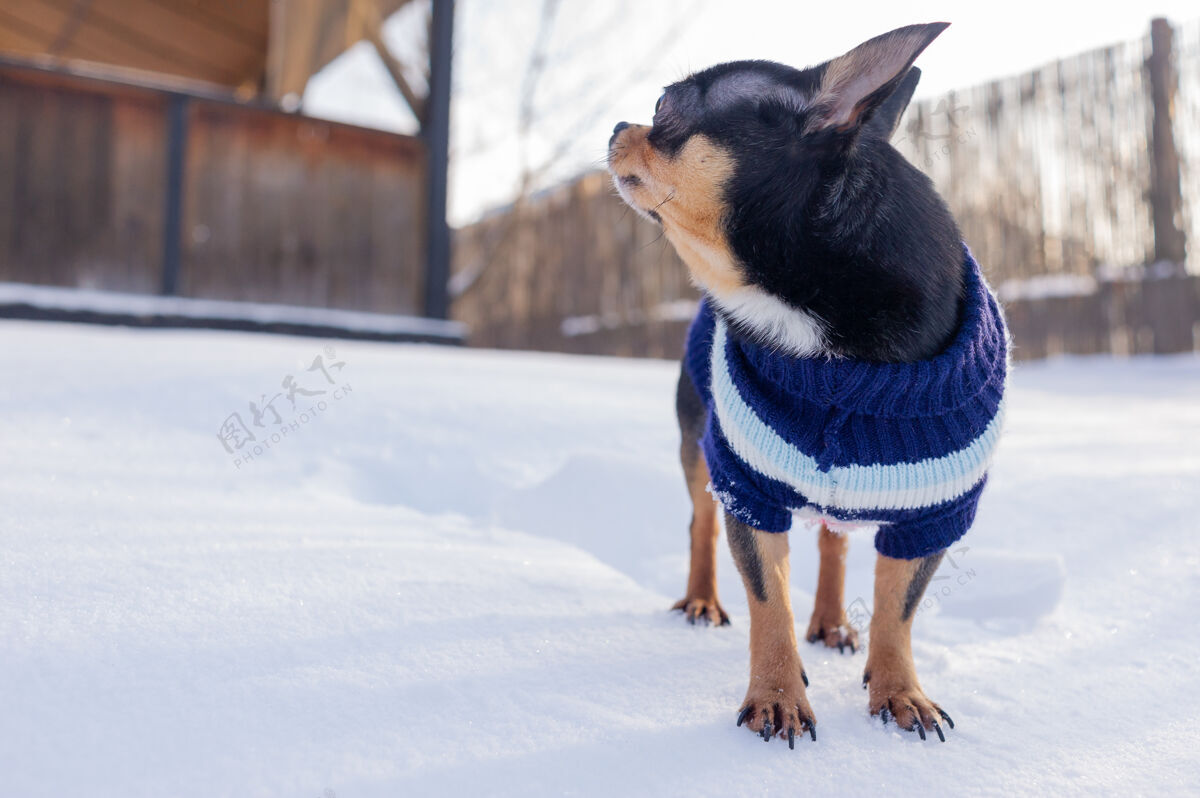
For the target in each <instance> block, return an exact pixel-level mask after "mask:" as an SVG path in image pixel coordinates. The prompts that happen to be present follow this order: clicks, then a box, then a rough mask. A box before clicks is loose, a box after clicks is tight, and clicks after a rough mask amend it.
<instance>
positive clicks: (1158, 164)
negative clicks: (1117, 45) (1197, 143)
mask: <svg viewBox="0 0 1200 798" xmlns="http://www.w3.org/2000/svg"><path fill="white" fill-rule="evenodd" d="M1173 38H1174V31H1173V30H1172V28H1171V23H1170V22H1169V21H1168V20H1166V19H1163V18H1161V17H1159V18H1157V19H1155V20H1153V21H1152V22H1151V23H1150V58H1149V59H1148V60H1147V61H1146V68H1147V70H1148V71H1149V73H1150V99H1151V103H1152V110H1153V114H1154V117H1153V120H1152V123H1151V130H1152V134H1151V137H1152V142H1151V144H1152V146H1153V152H1152V153H1151V156H1152V168H1151V178H1150V179H1151V183H1150V210H1151V213H1152V215H1153V218H1154V259H1155V260H1156V261H1164V260H1165V261H1170V262H1171V263H1183V262H1184V259H1185V258H1186V256H1187V252H1186V239H1185V236H1184V232H1183V230H1181V229H1180V224H1179V223H1180V221H1181V219H1182V208H1183V195H1182V193H1181V191H1180V182H1179V151H1178V150H1176V149H1175V132H1174V128H1173V124H1172V116H1173V111H1174V105H1175V92H1176V91H1177V90H1178V88H1179V76H1178V74H1177V73H1176V70H1175V61H1174V56H1173V54H1172V52H1171V51H1172V39H1173Z"/></svg>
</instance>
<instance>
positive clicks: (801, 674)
mask: <svg viewBox="0 0 1200 798" xmlns="http://www.w3.org/2000/svg"><path fill="white" fill-rule="evenodd" d="M800 678H801V679H803V680H804V686H805V687H808V674H807V673H805V672H804V671H803V670H801V671H800ZM950 728H952V729H953V728H954V727H953V726H951V727H950Z"/></svg>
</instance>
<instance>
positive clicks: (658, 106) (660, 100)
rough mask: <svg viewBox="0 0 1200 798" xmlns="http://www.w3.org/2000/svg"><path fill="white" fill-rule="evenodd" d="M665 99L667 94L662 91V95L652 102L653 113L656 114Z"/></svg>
mask: <svg viewBox="0 0 1200 798" xmlns="http://www.w3.org/2000/svg"><path fill="white" fill-rule="evenodd" d="M665 99H667V95H666V92H663V95H662V96H661V97H659V98H658V102H656V103H654V113H656V114H657V113H658V111H659V109H660V108H662V104H663V100H665Z"/></svg>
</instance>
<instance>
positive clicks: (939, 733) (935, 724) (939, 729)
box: [931, 720, 946, 742]
mask: <svg viewBox="0 0 1200 798" xmlns="http://www.w3.org/2000/svg"><path fill="white" fill-rule="evenodd" d="M931 723H933V730H934V731H935V732H937V736H938V739H939V740H941V741H942V742H946V735H944V734H942V727H941V726H939V725H938V722H937V721H936V720H935V721H931Z"/></svg>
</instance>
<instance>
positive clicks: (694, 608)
mask: <svg viewBox="0 0 1200 798" xmlns="http://www.w3.org/2000/svg"><path fill="white" fill-rule="evenodd" d="M691 445H692V446H693V447H694V446H695V444H694V443H692V444H691ZM684 446H685V447H687V446H688V442H687V441H685V442H684ZM682 459H683V470H684V476H685V477H686V478H687V486H688V493H689V494H690V495H691V497H692V526H691V535H692V562H691V567H690V568H689V570H688V585H687V595H686V596H684V597H683V598H682V599H680V600H679V601H677V602H675V606H674V607H672V608H671V609H675V610H682V611H683V614H684V615H685V616H686V617H687V619H688V623H695V622H696V621H697V620H704V621H707V622H708V623H710V624H713V625H716V626H724V625H727V624H728V623H729V615H728V614H727V613H726V612H725V610H724V609H723V608H722V607H721V602H720V601H718V600H717V536H718V535H719V534H720V528H719V527H718V526H717V503H716V501H714V500H713V497H712V495H711V494H709V492H708V481H709V476H708V465H707V464H706V463H705V462H704V455H703V454H702V453H700V452H699V451H698V450H697V449H693V450H690V451H689V450H686V448H685V451H683V452H682Z"/></svg>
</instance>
